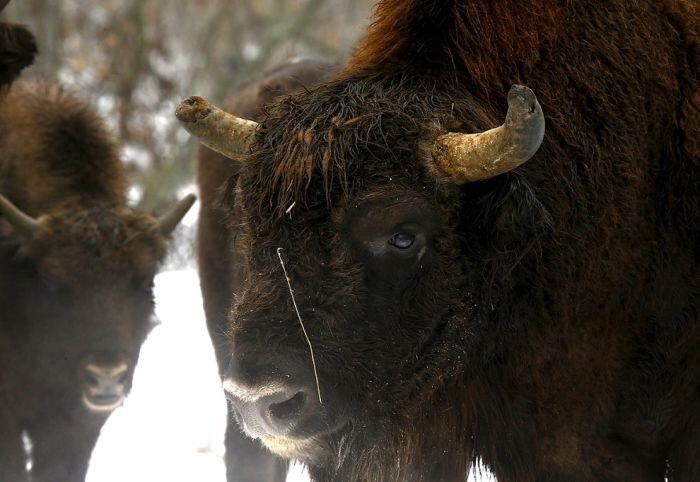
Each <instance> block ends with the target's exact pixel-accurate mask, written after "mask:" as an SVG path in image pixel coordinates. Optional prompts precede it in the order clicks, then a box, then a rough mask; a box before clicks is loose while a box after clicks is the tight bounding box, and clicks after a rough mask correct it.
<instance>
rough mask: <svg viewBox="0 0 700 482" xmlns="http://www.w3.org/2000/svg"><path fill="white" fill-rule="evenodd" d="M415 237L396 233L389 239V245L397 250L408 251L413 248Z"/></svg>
mask: <svg viewBox="0 0 700 482" xmlns="http://www.w3.org/2000/svg"><path fill="white" fill-rule="evenodd" d="M415 240H416V237H415V236H414V235H413V234H408V233H396V234H395V235H393V236H392V237H391V238H390V239H389V244H390V245H392V246H394V247H395V248H398V249H408V248H410V247H411V246H413V243H414V242H415Z"/></svg>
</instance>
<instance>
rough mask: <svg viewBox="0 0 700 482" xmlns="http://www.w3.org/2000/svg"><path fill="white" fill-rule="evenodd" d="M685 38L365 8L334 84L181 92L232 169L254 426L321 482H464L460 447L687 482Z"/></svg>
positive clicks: (532, 464) (526, 462)
mask: <svg viewBox="0 0 700 482" xmlns="http://www.w3.org/2000/svg"><path fill="white" fill-rule="evenodd" d="M699 24H700V12H699V11H698V5H697V2H684V1H676V0H663V1H642V2H638V1H631V0H608V1H606V2H591V1H587V0H551V1H539V0H525V1H522V0H521V1H515V0H492V1H484V0H384V1H382V2H380V3H379V6H378V8H377V10H376V18H375V22H374V24H373V26H372V27H371V29H370V31H369V34H368V37H367V38H366V40H365V41H364V42H363V43H361V44H360V46H359V48H358V49H357V54H356V55H355V57H354V58H353V59H352V61H351V62H350V65H349V66H348V68H347V69H346V70H344V71H343V72H342V73H340V74H339V75H338V76H337V77H336V78H335V79H333V80H331V81H329V82H326V83H323V84H322V85H320V86H318V87H316V88H313V89H310V90H307V91H304V92H300V93H297V94H294V95H290V96H287V97H284V98H281V99H279V100H277V101H276V102H275V103H274V104H273V105H271V106H270V107H269V108H268V110H267V112H266V114H265V115H263V117H262V121H261V123H260V124H256V123H255V122H251V121H248V120H244V119H240V118H234V117H232V116H226V115H225V114H224V113H222V112H221V111H220V110H218V109H216V108H215V107H213V106H211V105H210V104H208V103H207V102H206V101H204V100H203V99H201V98H197V97H193V98H189V99H187V100H186V101H184V102H183V103H182V104H181V105H180V107H179V108H178V111H177V114H178V117H179V118H180V120H181V121H182V122H183V124H184V125H185V126H186V127H187V128H188V130H190V132H192V133H194V134H195V135H197V136H199V137H200V139H201V140H202V142H203V143H204V144H205V145H208V146H210V147H212V148H215V149H217V150H218V151H219V152H222V153H225V154H226V155H228V156H229V157H231V158H232V159H236V161H237V163H238V174H237V176H236V177H235V178H233V179H232V180H231V182H230V183H229V184H228V185H227V186H226V187H225V191H224V194H225V195H224V197H223V199H224V208H225V209H227V210H228V211H229V214H228V215H227V217H226V222H227V223H228V224H229V225H231V226H233V227H234V228H235V231H236V238H235V243H234V244H235V247H236V253H237V254H236V260H240V261H237V262H238V263H240V267H237V269H240V272H241V276H243V277H244V281H243V282H242V288H237V290H234V292H235V294H236V296H235V298H234V304H233V308H232V310H231V313H230V318H229V322H228V325H227V327H226V329H225V334H226V341H227V344H228V348H229V350H230V357H229V360H228V361H229V364H228V368H227V371H226V381H225V386H226V388H227V390H228V392H229V395H230V398H231V401H232V404H233V405H234V406H235V408H236V410H235V412H236V413H237V416H238V418H239V421H240V422H241V424H242V426H243V428H244V430H245V431H246V433H248V434H249V435H250V436H252V437H255V438H258V439H260V440H261V441H262V442H263V444H264V445H266V446H267V447H268V448H270V449H271V450H272V451H273V452H275V453H277V454H279V455H282V456H285V457H289V458H298V459H302V460H304V461H305V462H306V463H307V464H308V466H309V470H310V472H311V475H312V477H313V478H314V479H315V480H322V481H464V480H465V479H466V477H467V473H468V471H469V466H470V463H471V462H472V461H473V460H474V458H475V457H477V456H480V457H481V458H482V460H483V461H484V462H485V463H486V464H487V466H489V467H490V468H491V469H492V470H493V471H494V472H495V474H496V476H497V477H498V480H500V481H512V482H534V481H539V482H544V481H552V482H554V481H580V482H583V481H590V482H593V481H638V482H642V481H645V482H652V481H654V482H661V481H663V480H664V478H665V477H666V478H668V480H670V481H673V482H679V481H686V482H690V481H697V480H700V462H699V461H700V360H699V358H700V322H699V319H700V316H699V312H700V304H699V300H700V286H699V284H700V272H699V270H698V239H700V232H699V231H700V230H699V229H698V228H699V224H700V194H699V190H700V152H699V150H698V128H699V127H700V120H699V114H698V101H699V100H700V95H699V87H698V78H699V76H700V57H699V55H700V47H699V45H698V26H699ZM512 84H525V85H527V86H529V87H530V88H532V89H533V90H532V91H531V90H530V89H529V88H527V87H524V86H522V85H515V86H514V87H513V88H511V89H510V92H509V87H510V86H511V85H512ZM508 92H509V93H508ZM533 92H536V93H537V96H538V97H539V100H540V102H541V105H542V109H540V106H539V103H538V101H537V99H536V98H535V94H534V93H533ZM506 94H507V95H506ZM543 112H544V113H545V114H546V123H547V128H546V132H547V134H546V136H544V141H543V133H544V120H543V114H542V113H543ZM504 118H505V119H506V121H505V123H504V124H503V125H501V126H500V127H495V126H498V125H499V124H500V123H501V122H503V119H504ZM475 133H476V134H475ZM526 161H528V162H526ZM519 166H520V167H519ZM202 249H206V248H204V247H202ZM225 252H226V249H223V248H221V249H219V250H218V251H217V252H216V253H207V255H208V256H219V257H220V259H227V258H226V256H225ZM282 263H284V265H283V264H282ZM285 268H286V270H285ZM222 349H223V348H220V350H222Z"/></svg>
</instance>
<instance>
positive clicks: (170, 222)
mask: <svg viewBox="0 0 700 482" xmlns="http://www.w3.org/2000/svg"><path fill="white" fill-rule="evenodd" d="M196 200H197V196H195V195H194V194H188V195H187V196H185V197H184V198H182V199H181V200H180V202H178V203H177V204H176V205H175V206H173V207H172V208H171V209H170V211H168V212H167V213H165V214H163V215H162V216H161V217H160V218H158V229H159V230H160V232H161V233H163V234H164V235H166V236H167V235H168V234H170V233H172V232H173V231H174V230H175V228H176V227H177V225H178V223H179V222H180V221H182V218H184V217H185V214H187V211H189V210H190V208H191V207H192V205H193V204H194V202H195V201H196Z"/></svg>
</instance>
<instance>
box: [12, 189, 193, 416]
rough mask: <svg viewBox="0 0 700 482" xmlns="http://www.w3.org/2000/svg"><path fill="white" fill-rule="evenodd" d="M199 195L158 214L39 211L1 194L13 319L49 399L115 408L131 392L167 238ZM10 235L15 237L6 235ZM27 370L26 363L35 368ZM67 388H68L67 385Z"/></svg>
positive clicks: (56, 402)
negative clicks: (10, 247)
mask: <svg viewBox="0 0 700 482" xmlns="http://www.w3.org/2000/svg"><path fill="white" fill-rule="evenodd" d="M193 201H194V198H193V196H188V197H187V198H185V199H183V200H182V201H181V202H180V203H179V204H178V205H177V206H176V207H175V208H173V210H172V211H171V212H169V213H168V214H166V215H164V216H163V217H162V218H160V219H156V218H154V217H153V216H150V215H147V214H137V213H134V212H132V211H131V210H129V209H126V208H120V207H110V208H105V207H93V208H84V209H75V208H74V207H71V206H69V207H66V208H63V209H58V210H56V211H52V212H51V213H50V214H46V215H41V216H39V217H38V218H37V219H33V218H31V217H30V216H27V215H26V214H24V213H22V212H21V211H20V210H19V209H17V208H16V207H15V206H14V205H12V204H11V203H10V202H9V201H7V199H5V198H4V197H2V196H0V213H2V214H3V215H4V216H5V218H6V219H7V221H9V224H10V225H11V226H12V230H13V232H14V236H12V239H14V251H15V252H14V256H13V260H12V270H11V272H12V273H13V274H14V276H13V278H14V279H13V280H12V289H11V291H12V293H13V296H15V297H16V298H17V300H16V301H17V302H15V303H12V306H16V307H18V312H16V313H15V314H14V315H15V320H10V326H12V327H13V328H12V329H14V330H16V331H17V333H18V336H17V338H18V339H22V338H24V339H26V340H27V343H28V345H27V346H28V347H29V349H30V350H31V353H29V354H27V355H26V356H25V357H24V360H23V363H26V364H27V365H30V366H27V367H18V368H17V369H18V370H21V371H23V372H26V373H31V374H32V377H33V379H34V380H32V381H31V383H32V384H35V385H37V386H35V389H36V391H37V392H38V393H43V394H44V395H45V397H44V398H45V400H43V401H42V403H48V404H50V405H51V406H53V407H59V406H71V407H72V406H76V405H79V404H80V400H81V399H82V404H83V406H85V407H86V408H88V409H89V410H91V411H93V412H109V411H111V410H113V409H114V408H116V407H117V406H119V405H120V404H121V402H122V400H123V398H124V397H125V396H126V394H127V393H128V391H129V389H130V386H131V381H132V376H133V370H134V367H135V365H136V362H137V359H138V355H139V349H140V347H141V344H142V342H143V341H144V339H145V337H146V335H147V334H148V331H149V327H150V325H151V316H152V309H153V306H152V305H153V294H152V286H153V278H154V276H155V274H156V269H157V267H158V264H159V262H160V261H161V260H162V259H163V257H164V255H165V247H166V237H167V235H168V234H169V233H170V232H171V231H172V230H173V229H174V227H175V226H176V224H177V223H178V222H179V220H180V219H181V218H182V217H183V216H184V214H185V213H186V212H187V210H188V209H189V208H190V206H191V205H192V203H193ZM6 239H10V238H6ZM27 370H28V371H27ZM66 387H69V388H68V389H66Z"/></svg>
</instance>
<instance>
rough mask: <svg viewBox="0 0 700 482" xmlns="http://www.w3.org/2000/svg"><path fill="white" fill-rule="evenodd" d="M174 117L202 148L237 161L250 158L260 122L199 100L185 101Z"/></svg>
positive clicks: (190, 98)
mask: <svg viewBox="0 0 700 482" xmlns="http://www.w3.org/2000/svg"><path fill="white" fill-rule="evenodd" d="M175 116H176V117H177V118H178V120H179V121H180V123H181V124H182V126H183V127H184V128H185V129H186V130H187V132H189V133H190V134H192V135H193V136H195V137H197V138H198V139H199V142H201V143H202V144H203V145H205V146H206V147H208V148H209V149H212V150H214V151H216V152H218V153H219V154H223V155H224V156H226V157H228V158H230V159H235V160H240V159H241V157H243V156H245V155H246V154H248V152H249V151H250V144H251V142H252V141H253V136H254V135H255V131H256V129H257V127H258V123H257V122H253V121H249V120H246V119H241V118H239V117H236V116H234V115H231V114H229V113H228V112H224V111H223V110H221V109H219V108H218V107H216V106H215V105H212V104H210V103H209V102H208V101H207V100H206V99H203V98H201V97H197V96H192V97H188V98H187V99H185V100H183V101H182V102H181V103H180V105H179V106H178V107H177V109H176V110H175Z"/></svg>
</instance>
